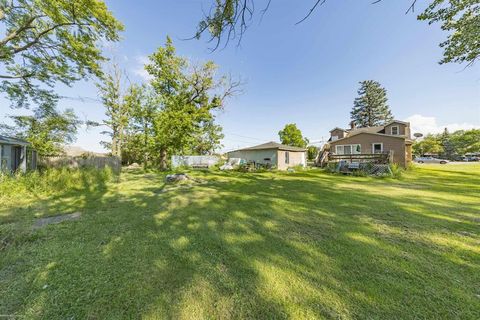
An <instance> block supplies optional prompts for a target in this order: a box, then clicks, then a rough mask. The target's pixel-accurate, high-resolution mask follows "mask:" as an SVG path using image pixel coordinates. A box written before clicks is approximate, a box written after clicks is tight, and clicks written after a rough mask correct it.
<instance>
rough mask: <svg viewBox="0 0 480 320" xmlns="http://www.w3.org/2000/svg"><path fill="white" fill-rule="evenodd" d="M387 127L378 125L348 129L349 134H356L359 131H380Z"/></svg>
mask: <svg viewBox="0 0 480 320" xmlns="http://www.w3.org/2000/svg"><path fill="white" fill-rule="evenodd" d="M383 129H385V126H377V127H365V128H355V129H351V130H348V136H354V135H357V134H359V133H362V132H365V133H378V132H380V131H382V130H383Z"/></svg>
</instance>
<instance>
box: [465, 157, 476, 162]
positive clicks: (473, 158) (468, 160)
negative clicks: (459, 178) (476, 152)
mask: <svg viewBox="0 0 480 320" xmlns="http://www.w3.org/2000/svg"><path fill="white" fill-rule="evenodd" d="M462 161H467V162H471V161H480V159H479V158H478V157H474V156H465V157H463V158H462Z"/></svg>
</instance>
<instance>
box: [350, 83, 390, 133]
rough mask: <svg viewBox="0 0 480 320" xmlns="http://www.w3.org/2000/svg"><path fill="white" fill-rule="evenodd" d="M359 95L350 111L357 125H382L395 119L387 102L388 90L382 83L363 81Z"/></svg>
mask: <svg viewBox="0 0 480 320" xmlns="http://www.w3.org/2000/svg"><path fill="white" fill-rule="evenodd" d="M358 95H359V96H358V97H357V98H355V101H354V103H353V109H352V111H351V113H350V117H351V119H352V120H353V121H354V123H355V125H356V126H357V127H374V126H381V125H384V124H386V123H388V122H389V121H391V120H393V116H392V113H391V111H390V108H389V106H388V104H387V101H388V99H387V90H385V88H383V87H382V86H381V85H380V83H378V82H376V81H373V80H366V81H361V82H360V89H359V90H358Z"/></svg>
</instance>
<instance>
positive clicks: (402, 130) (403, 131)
mask: <svg viewBox="0 0 480 320" xmlns="http://www.w3.org/2000/svg"><path fill="white" fill-rule="evenodd" d="M392 127H398V131H399V135H401V136H407V138H410V127H408V126H406V125H405V124H404V123H400V122H392V123H390V124H389V125H388V126H385V134H392Z"/></svg>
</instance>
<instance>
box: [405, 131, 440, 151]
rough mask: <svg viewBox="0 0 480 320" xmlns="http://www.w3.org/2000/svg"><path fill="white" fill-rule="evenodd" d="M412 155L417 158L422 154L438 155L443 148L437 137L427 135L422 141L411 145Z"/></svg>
mask: <svg viewBox="0 0 480 320" xmlns="http://www.w3.org/2000/svg"><path fill="white" fill-rule="evenodd" d="M412 148H413V153H414V154H415V155H418V156H422V155H424V154H429V153H430V154H439V153H442V152H443V147H442V144H441V142H440V141H439V139H438V137H437V136H435V135H431V134H430V135H427V136H425V137H424V138H423V139H422V140H420V141H416V142H415V143H414V144H413V147H412Z"/></svg>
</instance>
